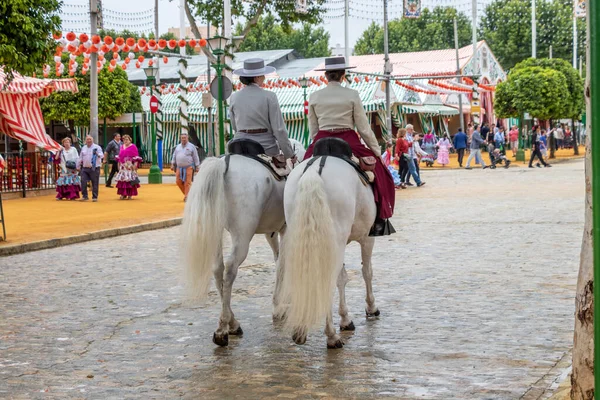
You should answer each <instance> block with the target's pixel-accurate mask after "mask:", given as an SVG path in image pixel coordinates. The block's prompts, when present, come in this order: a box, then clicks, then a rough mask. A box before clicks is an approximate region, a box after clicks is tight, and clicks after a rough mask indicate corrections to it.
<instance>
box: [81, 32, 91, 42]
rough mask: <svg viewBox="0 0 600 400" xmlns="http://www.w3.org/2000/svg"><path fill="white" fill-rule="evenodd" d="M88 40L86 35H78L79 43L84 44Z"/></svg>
mask: <svg viewBox="0 0 600 400" xmlns="http://www.w3.org/2000/svg"><path fill="white" fill-rule="evenodd" d="M89 39H90V37H89V36H88V35H86V34H85V33H82V34H81V35H79V41H80V42H81V43H85V42H87V41H88V40H89Z"/></svg>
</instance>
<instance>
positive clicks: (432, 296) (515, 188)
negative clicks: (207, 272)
mask: <svg viewBox="0 0 600 400" xmlns="http://www.w3.org/2000/svg"><path fill="white" fill-rule="evenodd" d="M423 175H424V177H425V181H427V185H426V186H425V187H423V188H420V189H417V188H412V189H408V190H403V191H401V192H398V203H397V211H396V214H397V216H396V217H395V222H394V223H395V226H396V228H397V229H398V233H397V234H396V235H394V236H391V237H389V238H386V239H379V240H378V241H377V243H376V245H375V255H374V274H375V277H374V285H375V287H374V289H375V296H376V299H377V305H378V306H379V309H380V310H381V312H382V314H381V317H380V318H379V319H378V320H374V321H366V320H365V318H364V311H363V310H364V296H365V294H364V284H363V282H362V278H361V275H360V261H359V260H360V257H359V255H360V253H359V249H358V247H357V246H355V245H351V246H349V248H348V252H347V257H346V263H347V268H349V274H350V278H351V282H350V283H349V285H348V291H347V297H348V302H349V306H350V310H351V313H353V316H354V323H355V324H356V328H357V329H356V331H355V332H354V333H353V334H345V339H346V342H347V343H346V346H345V347H344V349H342V350H329V351H328V350H327V349H326V347H325V338H324V336H323V335H322V333H321V332H317V333H313V334H311V336H309V339H308V342H307V344H306V345H305V346H296V345H294V344H293V342H292V341H291V339H290V338H289V337H288V336H287V335H284V334H282V333H281V332H279V331H278V330H277V329H276V328H274V327H273V324H272V320H271V291H272V287H273V280H274V267H273V262H272V260H271V252H270V250H269V248H268V245H267V243H266V241H265V240H264V239H263V238H262V237H257V238H256V239H255V240H254V242H253V245H252V248H251V251H250V254H249V256H248V259H247V260H246V262H245V263H244V265H243V267H242V269H241V271H240V273H239V275H238V279H237V281H236V284H235V286H234V289H235V294H234V297H233V307H234V312H235V313H236V317H237V318H238V319H239V320H240V322H241V324H242V326H243V329H244V333H245V334H244V336H243V337H242V338H239V339H237V338H231V337H230V346H229V348H217V347H216V346H214V345H213V343H212V342H211V336H212V332H213V331H214V329H215V328H216V326H217V320H218V316H219V310H220V309H219V305H218V299H217V296H216V293H215V292H214V291H213V292H212V293H211V296H210V300H209V302H208V303H207V304H206V305H202V306H191V305H187V304H182V302H181V298H182V291H181V286H180V285H179V283H178V268H177V258H178V254H177V252H178V251H177V235H178V230H177V228H173V229H168V230H164V231H153V232H145V233H140V234H135V235H130V236H123V237H120V238H117V239H110V240H103V241H95V242H89V243H83V244H79V245H75V246H72V247H65V248H57V249H52V250H46V251H40V252H34V253H28V254H22V255H18V256H12V257H7V258H0V305H1V307H0V398H15V399H31V398H33V399H38V398H39V399H58V398H89V399H121V398H140V399H155V398H156V399H158V398H176V397H183V398H199V399H259V398H263V399H271V398H289V399H294V398H298V399H306V398H332V399H334V398H335V399H338V398H374V399H382V398H405V399H409V398H410V399H412V398H423V399H518V398H525V399H530V398H531V399H533V398H539V397H542V398H543V397H546V396H547V394H544V388H545V387H547V385H549V384H550V383H551V381H552V380H553V379H555V378H556V377H558V376H559V375H561V374H562V373H564V367H561V368H556V366H557V365H558V366H559V367H560V365H561V364H558V363H559V360H561V358H564V357H565V356H566V355H568V352H569V350H570V347H571V344H572V328H573V311H574V301H573V299H574V295H575V283H576V275H577V269H578V256H579V247H580V241H581V234H582V229H583V193H584V187H583V162H582V161H576V162H570V163H563V164H560V165H556V166H555V167H554V168H552V169H534V170H530V169H523V168H520V169H509V170H504V169H498V170H495V171H490V170H485V171H483V170H473V171H464V170H460V171H442V172H432V171H424V172H423ZM89 221H90V223H92V222H93V219H90V220H89ZM563 361H564V360H563ZM522 396H523V397H522Z"/></svg>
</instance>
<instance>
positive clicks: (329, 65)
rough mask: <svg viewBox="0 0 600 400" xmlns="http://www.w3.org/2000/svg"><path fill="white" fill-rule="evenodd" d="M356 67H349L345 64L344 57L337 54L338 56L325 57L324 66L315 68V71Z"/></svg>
mask: <svg viewBox="0 0 600 400" xmlns="http://www.w3.org/2000/svg"><path fill="white" fill-rule="evenodd" d="M351 68H356V67H354V66H353V67H351V66H349V65H348V64H346V57H342V56H338V57H327V58H326V59H325V68H319V69H315V71H336V70H340V69H351Z"/></svg>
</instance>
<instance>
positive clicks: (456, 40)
mask: <svg viewBox="0 0 600 400" xmlns="http://www.w3.org/2000/svg"><path fill="white" fill-rule="evenodd" d="M454 48H455V49H456V75H460V60H459V58H458V22H457V21H456V17H454ZM456 82H458V83H460V77H458V76H457V77H456ZM458 112H459V114H458V115H459V119H460V129H461V130H462V131H463V132H464V131H465V120H464V115H463V104H462V93H458Z"/></svg>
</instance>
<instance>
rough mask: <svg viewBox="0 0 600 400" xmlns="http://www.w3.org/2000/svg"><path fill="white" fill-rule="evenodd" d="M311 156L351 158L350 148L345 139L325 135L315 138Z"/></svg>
mask: <svg viewBox="0 0 600 400" xmlns="http://www.w3.org/2000/svg"><path fill="white" fill-rule="evenodd" d="M313 156H314V157H318V156H332V157H338V158H344V157H347V158H348V159H351V158H352V149H351V148H350V145H349V144H348V143H346V141H345V140H343V139H340V138H336V137H327V138H323V139H319V140H317V142H316V143H315V147H314V149H313Z"/></svg>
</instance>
